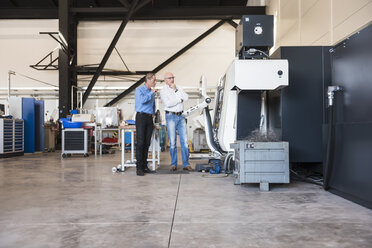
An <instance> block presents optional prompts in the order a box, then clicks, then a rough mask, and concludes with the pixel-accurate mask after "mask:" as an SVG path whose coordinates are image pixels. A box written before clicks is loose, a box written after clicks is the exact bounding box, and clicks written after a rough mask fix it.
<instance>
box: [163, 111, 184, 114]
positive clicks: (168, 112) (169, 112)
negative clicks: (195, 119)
mask: <svg viewBox="0 0 372 248" xmlns="http://www.w3.org/2000/svg"><path fill="white" fill-rule="evenodd" d="M165 113H166V114H172V115H182V113H183V111H181V112H171V111H167V110H165Z"/></svg>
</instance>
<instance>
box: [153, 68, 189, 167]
mask: <svg viewBox="0 0 372 248" xmlns="http://www.w3.org/2000/svg"><path fill="white" fill-rule="evenodd" d="M164 82H165V83H166V85H165V86H164V87H163V89H162V90H161V91H160V98H161V101H162V102H163V105H164V110H165V119H166V123H167V132H168V138H169V143H170V155H171V165H170V170H171V171H176V170H177V133H176V131H177V132H178V134H179V136H180V143H181V153H182V165H183V169H184V170H187V171H193V168H192V167H191V166H190V163H189V147H188V143H187V129H186V120H185V117H184V116H183V115H182V112H183V102H185V101H187V100H188V99H189V96H188V95H187V94H186V93H185V92H184V91H183V89H182V88H181V87H179V86H176V84H175V83H174V75H173V74H172V73H170V72H167V73H165V75H164Z"/></svg>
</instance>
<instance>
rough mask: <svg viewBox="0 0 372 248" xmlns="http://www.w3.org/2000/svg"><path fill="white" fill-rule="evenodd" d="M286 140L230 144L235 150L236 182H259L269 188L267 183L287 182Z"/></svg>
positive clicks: (263, 187) (265, 188)
mask: <svg viewBox="0 0 372 248" xmlns="http://www.w3.org/2000/svg"><path fill="white" fill-rule="evenodd" d="M288 147H289V144H288V142H249V141H247V140H239V141H236V142H235V143H233V144H231V148H233V149H234V150H235V170H236V174H237V179H236V184H242V183H259V184H260V189H261V190H269V183H289V158H288Z"/></svg>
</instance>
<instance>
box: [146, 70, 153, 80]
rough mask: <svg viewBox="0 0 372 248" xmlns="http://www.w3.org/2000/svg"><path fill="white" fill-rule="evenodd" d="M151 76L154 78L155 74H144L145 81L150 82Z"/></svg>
mask: <svg viewBox="0 0 372 248" xmlns="http://www.w3.org/2000/svg"><path fill="white" fill-rule="evenodd" d="M153 76H155V73H152V72H149V73H147V74H146V80H150V79H151V78H152V77H153Z"/></svg>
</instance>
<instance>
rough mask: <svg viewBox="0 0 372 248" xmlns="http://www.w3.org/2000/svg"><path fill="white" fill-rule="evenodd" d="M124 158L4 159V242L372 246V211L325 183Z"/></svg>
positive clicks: (0, 185) (0, 203)
mask: <svg viewBox="0 0 372 248" xmlns="http://www.w3.org/2000/svg"><path fill="white" fill-rule="evenodd" d="M119 161H120V156H119V153H117V154H114V155H104V156H102V157H97V158H94V156H91V157H89V158H83V157H71V158H67V159H64V160H61V159H60V154H59V153H49V154H35V155H26V156H23V157H17V158H8V159H0V247H37V248H41V247H64V248H66V247H252V248H253V247H285V248H289V247H302V248H306V247H337V248H340V247H353V248H354V247H358V248H362V247H369V248H370V247H372V211H371V210H369V209H366V208H364V207H361V206H359V205H357V204H354V203H352V202H349V201H347V200H344V199H343V198H340V197H338V196H336V195H333V194H331V193H328V192H325V191H323V190H322V189H321V188H320V187H319V186H316V185H312V184H307V183H301V182H292V183H291V184H290V185H277V186H274V187H272V188H271V191H270V192H264V193H261V192H259V190H258V186H257V185H246V186H236V185H234V184H233V178H232V177H227V178H204V177H202V176H201V173H195V172H194V173H190V174H182V175H169V174H168V175H167V174H160V173H158V174H156V175H146V176H144V177H137V176H135V170H134V168H131V169H129V170H128V171H127V172H126V173H125V174H122V173H118V174H113V173H112V172H111V167H112V166H115V165H117V164H118V163H119ZM162 161H163V162H162V164H163V165H162V166H161V167H164V166H166V165H167V164H168V163H169V155H168V153H167V152H166V153H163V154H162Z"/></svg>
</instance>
